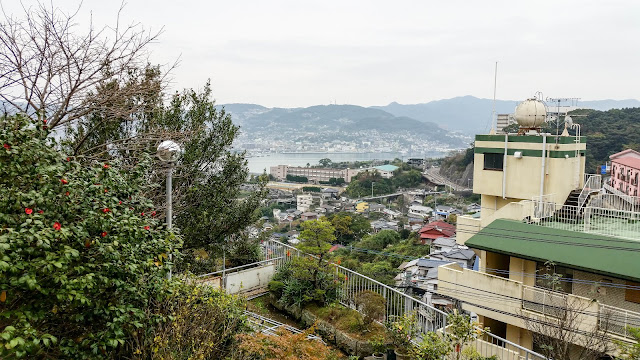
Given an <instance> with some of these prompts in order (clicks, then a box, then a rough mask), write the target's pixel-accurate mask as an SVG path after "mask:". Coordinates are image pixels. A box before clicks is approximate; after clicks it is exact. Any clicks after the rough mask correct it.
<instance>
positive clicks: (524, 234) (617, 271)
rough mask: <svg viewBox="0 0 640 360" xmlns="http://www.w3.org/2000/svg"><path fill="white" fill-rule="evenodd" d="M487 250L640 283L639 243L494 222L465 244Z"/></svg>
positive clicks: (517, 223)
mask: <svg viewBox="0 0 640 360" xmlns="http://www.w3.org/2000/svg"><path fill="white" fill-rule="evenodd" d="M465 245H467V246H468V247H470V248H475V249H479V250H486V251H491V252H495V253H500V254H504V255H509V256H515V257H518V258H523V259H527V260H532V261H539V262H546V261H552V262H553V263H555V264H556V265H560V266H565V267H568V268H572V269H577V270H582V271H586V272H591V273H596V274H602V275H607V276H613V277H616V278H620V279H625V280H631V281H639V280H640V260H639V258H640V241H634V240H628V239H620V238H616V237H610V236H604V235H596V234H589V233H580V232H575V231H569V230H561V229H554V228H550V227H544V226H536V225H532V224H526V223H522V222H519V221H513V220H503V219H498V220H494V221H493V222H492V223H491V224H489V225H488V226H486V227H485V228H483V229H482V230H480V231H479V232H478V233H477V234H475V235H473V236H472V237H471V238H470V239H469V240H467V242H466V243H465Z"/></svg>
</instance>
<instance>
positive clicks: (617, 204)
mask: <svg viewBox="0 0 640 360" xmlns="http://www.w3.org/2000/svg"><path fill="white" fill-rule="evenodd" d="M602 187H603V188H604V189H605V190H606V191H608V192H609V193H610V194H602V195H600V196H598V198H600V200H599V204H602V205H595V206H603V207H607V206H609V207H612V208H615V209H625V210H636V211H637V209H638V206H640V198H638V197H637V196H631V195H627V194H625V193H623V192H622V191H620V190H618V189H616V188H614V187H613V186H611V185H609V184H606V183H605V184H604V185H603V186H602ZM594 200H596V199H595V198H594V199H592V200H591V201H592V202H593V201H594Z"/></svg>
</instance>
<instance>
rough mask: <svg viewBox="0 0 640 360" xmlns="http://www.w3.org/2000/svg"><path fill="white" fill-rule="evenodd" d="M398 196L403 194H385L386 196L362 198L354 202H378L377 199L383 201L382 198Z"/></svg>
mask: <svg viewBox="0 0 640 360" xmlns="http://www.w3.org/2000/svg"><path fill="white" fill-rule="evenodd" d="M400 195H404V192H397V193H394V194H387V195H378V196H368V197H362V198H359V199H355V201H370V200H378V199H384V198H391V197H398V196H400Z"/></svg>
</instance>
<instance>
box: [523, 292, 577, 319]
mask: <svg viewBox="0 0 640 360" xmlns="http://www.w3.org/2000/svg"><path fill="white" fill-rule="evenodd" d="M522 308H523V309H526V310H530V311H535V312H538V313H541V314H544V315H548V316H553V317H556V318H561V317H563V316H564V314H565V312H566V310H567V295H566V294H563V293H559V292H555V291H550V290H548V289H543V288H536V287H532V286H527V285H522Z"/></svg>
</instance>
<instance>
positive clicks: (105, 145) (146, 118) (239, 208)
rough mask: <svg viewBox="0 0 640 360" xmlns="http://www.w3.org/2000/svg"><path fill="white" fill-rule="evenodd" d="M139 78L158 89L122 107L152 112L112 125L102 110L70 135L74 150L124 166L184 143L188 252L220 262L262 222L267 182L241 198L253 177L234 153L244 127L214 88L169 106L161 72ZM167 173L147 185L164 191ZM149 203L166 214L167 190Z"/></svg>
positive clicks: (178, 203)
mask: <svg viewBox="0 0 640 360" xmlns="http://www.w3.org/2000/svg"><path fill="white" fill-rule="evenodd" d="M132 73H134V74H139V75H138V76H136V77H133V76H132V78H133V79H132V80H131V81H135V82H141V83H148V84H149V85H147V86H145V87H144V88H145V89H150V90H149V91H147V92H144V93H132V94H130V96H129V98H127V99H116V100H117V101H130V102H135V103H143V104H145V106H144V107H139V108H136V109H137V111H136V112H135V113H132V114H129V115H128V116H126V117H122V118H121V119H120V121H116V120H114V119H112V118H110V120H109V121H105V120H104V119H105V117H106V116H107V115H105V114H103V113H102V109H98V110H95V111H93V112H91V113H90V114H88V115H87V116H85V117H84V118H82V119H81V120H80V121H79V122H78V124H77V126H76V127H75V128H73V129H70V131H69V132H68V134H67V138H66V140H65V144H66V148H67V149H69V151H71V152H73V153H75V154H82V155H84V156H85V158H86V159H104V160H108V161H115V160H118V161H120V162H122V163H123V164H128V165H130V166H133V165H135V164H136V163H137V161H138V159H139V157H140V156H148V155H153V154H155V151H156V146H157V144H158V142H159V140H160V139H166V138H171V139H173V140H175V141H177V142H179V143H180V144H181V147H182V149H183V152H182V154H181V156H180V157H179V159H178V161H177V163H176V166H175V170H174V180H173V188H174V191H173V197H174V201H173V202H174V214H175V225H176V226H177V227H179V228H180V229H181V231H182V233H183V234H184V235H185V237H184V238H185V247H186V248H205V249H206V250H207V251H208V252H209V253H210V254H211V255H212V256H213V255H216V254H217V255H220V254H221V248H222V245H223V243H224V241H225V239H226V238H227V237H229V236H231V235H233V234H238V233H239V232H241V231H243V230H244V229H245V227H246V226H247V225H248V224H249V223H251V222H253V221H254V220H255V215H256V212H255V209H256V208H258V206H259V204H260V201H261V200H262V199H263V198H264V196H265V188H264V185H265V184H266V181H267V177H266V176H260V177H258V178H257V179H256V180H255V182H256V183H257V187H256V189H257V190H256V191H252V192H249V194H248V195H247V194H246V193H242V192H241V190H240V186H241V185H242V184H243V183H244V182H245V181H246V180H247V178H248V172H249V170H248V168H247V162H246V159H245V154H244V153H234V152H232V151H231V145H232V143H233V140H234V139H235V137H236V136H237V134H238V127H237V126H235V125H233V123H232V121H231V116H230V115H229V114H227V113H226V112H225V111H224V109H217V108H216V106H215V102H214V101H213V100H212V93H211V87H210V84H209V83H208V82H207V83H206V84H205V86H204V88H203V89H202V90H201V91H195V90H192V89H187V90H184V91H183V92H182V93H177V94H175V95H173V96H172V97H171V98H170V101H169V102H168V103H166V104H165V103H164V102H163V101H162V99H163V97H164V95H163V93H162V92H161V91H162V86H161V85H162V78H161V74H160V71H159V70H158V69H157V68H153V67H148V68H146V69H144V70H135V69H134V70H132ZM125 85H126V84H125ZM112 86H120V85H119V84H117V83H116V84H103V85H102V86H101V87H99V89H98V91H99V92H100V91H109V88H110V87H112ZM114 101H115V100H114ZM165 174H166V169H164V168H163V167H162V166H161V164H158V165H157V166H154V167H150V168H149V169H148V173H147V174H145V178H147V179H149V181H150V182H152V183H160V184H163V183H164V181H165V179H166V175H165ZM148 196H149V197H150V198H151V199H152V200H153V201H154V203H155V204H156V206H157V207H158V209H159V211H160V212H163V210H164V208H165V194H164V187H162V186H161V187H159V188H158V189H156V190H155V191H153V192H150V193H149V194H148Z"/></svg>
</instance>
